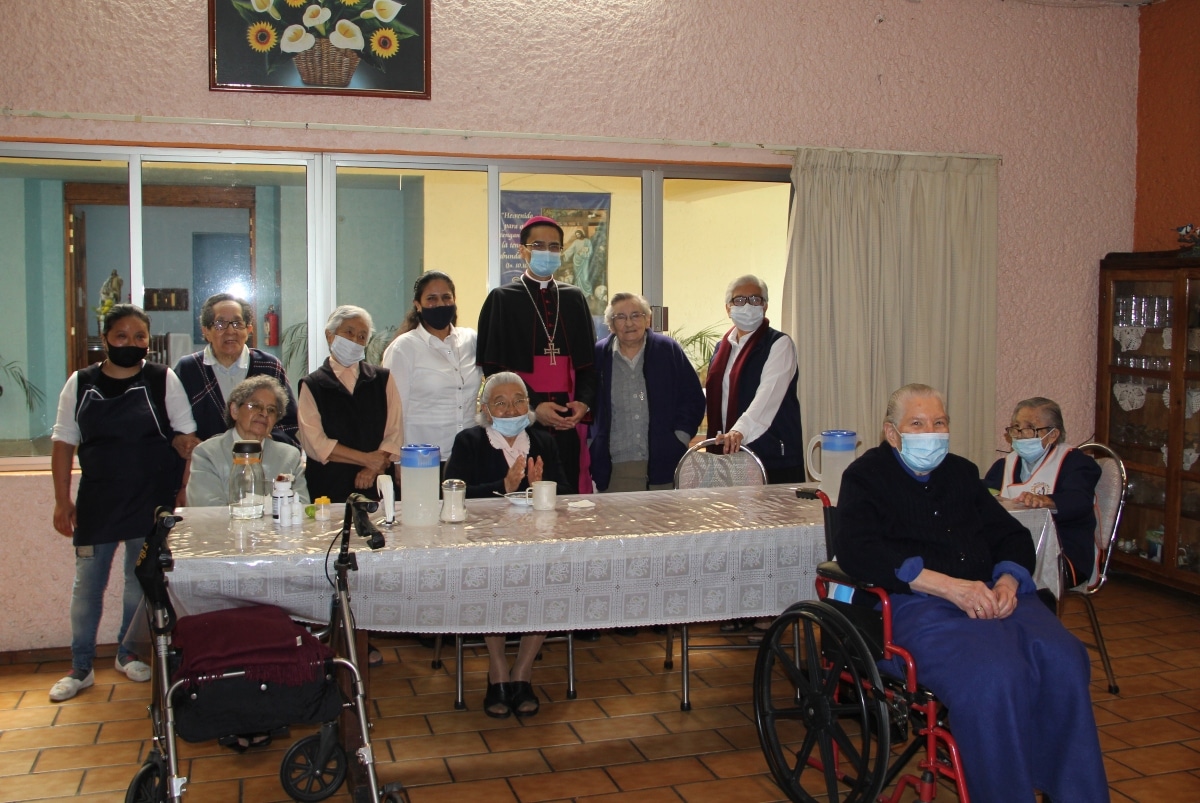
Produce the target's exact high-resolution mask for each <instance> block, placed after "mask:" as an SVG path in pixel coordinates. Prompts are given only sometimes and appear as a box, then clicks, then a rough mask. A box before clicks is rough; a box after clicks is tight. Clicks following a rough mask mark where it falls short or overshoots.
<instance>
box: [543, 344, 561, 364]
mask: <svg viewBox="0 0 1200 803" xmlns="http://www.w3.org/2000/svg"><path fill="white" fill-rule="evenodd" d="M542 354H545V355H547V356H548V357H550V364H551V365H557V363H556V362H555V361H554V355H556V354H562V351H560V350H559V349H558V348H557V347H555V345H554V341H553V340H551V341H550V345H549V346H548V347H547V348H546V349H544V350H543V351H542Z"/></svg>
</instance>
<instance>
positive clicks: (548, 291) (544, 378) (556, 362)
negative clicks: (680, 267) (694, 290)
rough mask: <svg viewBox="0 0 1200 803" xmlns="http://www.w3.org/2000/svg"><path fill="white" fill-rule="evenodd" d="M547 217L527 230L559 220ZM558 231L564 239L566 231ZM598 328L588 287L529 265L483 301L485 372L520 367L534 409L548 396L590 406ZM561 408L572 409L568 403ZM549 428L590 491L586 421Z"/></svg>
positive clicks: (572, 478)
mask: <svg viewBox="0 0 1200 803" xmlns="http://www.w3.org/2000/svg"><path fill="white" fill-rule="evenodd" d="M548 220H549V219H548V218H540V219H539V218H534V219H532V220H531V221H530V222H529V223H527V224H526V225H525V227H524V228H523V232H524V231H525V230H529V229H533V228H535V227H538V226H550V225H553V226H554V227H555V228H557V224H554V223H553V222H552V221H551V222H550V223H541V221H548ZM543 230H544V229H543ZM559 237H560V245H561V233H560V235H559ZM526 250H527V249H524V248H523V249H522V251H523V252H525V251H526ZM524 255H525V254H524V253H523V256H524ZM526 258H528V257H526ZM539 318H540V320H539ZM595 332H596V330H595V327H594V325H593V323H592V314H591V310H590V309H588V304H587V299H586V297H585V296H584V294H583V292H582V291H580V290H579V289H578V288H576V287H572V286H571V285H569V284H562V283H560V282H556V281H554V279H553V278H547V279H541V280H539V279H538V278H537V277H536V276H533V275H531V274H530V272H529V271H526V272H525V273H524V274H523V275H522V276H521V277H520V278H519V279H518V280H517V281H515V282H513V283H512V284H509V285H506V286H504V287H497V288H495V289H494V290H492V291H491V292H490V293H488V297H487V299H486V300H485V301H484V302H483V309H482V310H480V313H479V339H478V343H477V348H476V362H477V363H478V364H479V367H480V368H482V369H483V374H484V376H491V375H492V374H495V373H498V372H500V371H513V372H514V373H517V374H519V375H520V376H521V378H522V379H524V380H525V385H526V387H527V388H528V389H529V409H530V410H535V409H536V408H537V406H538V405H539V404H541V403H543V402H553V403H554V404H556V405H558V406H559V407H561V408H566V404H567V402H569V401H578V402H582V403H583V404H585V405H587V407H588V409H589V410H590V409H591V407H592V404H593V403H594V402H595V399H596V371H595V364H594V363H595V344H596V334H595ZM560 412H561V414H562V415H563V416H564V417H567V416H570V415H571V410H569V409H564V410H563V411H560ZM535 426H543V425H542V424H536V425H535ZM545 429H546V431H547V432H549V433H551V434H552V435H553V436H554V440H555V444H556V445H557V447H558V451H559V458H560V460H561V461H562V467H563V473H564V474H565V475H566V478H567V481H568V482H569V483H570V485H571V487H572V488H578V489H579V491H580V492H581V493H590V492H591V475H590V474H589V473H588V472H587V471H586V468H587V466H586V465H582V466H581V464H580V460H581V457H582V456H583V455H586V454H587V449H586V448H582V445H581V443H582V438H583V437H585V434H581V433H580V430H582V429H583V427H582V426H580V427H576V428H574V429H565V430H564V429H556V428H553V427H545Z"/></svg>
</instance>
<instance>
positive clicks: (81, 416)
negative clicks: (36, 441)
mask: <svg viewBox="0 0 1200 803" xmlns="http://www.w3.org/2000/svg"><path fill="white" fill-rule="evenodd" d="M103 336H104V347H105V350H106V352H107V354H108V359H106V360H105V361H104V362H102V363H97V364H96V365H92V366H89V367H87V368H84V369H83V370H81V371H77V372H75V373H74V374H72V375H71V376H70V378H69V379H67V384H66V385H65V386H64V387H63V390H62V393H61V394H60V395H59V399H58V417H57V420H56V421H55V424H54V434H53V436H52V439H53V441H54V446H53V451H52V453H51V455H52V456H51V469H52V471H53V476H54V529H56V530H58V531H59V532H60V533H62V534H63V535H66V536H71V538H72V543H73V544H74V546H75V584H74V586H73V588H72V592H71V674H69V675H67V676H66V677H64V678H62V679H61V680H59V681H58V682H57V683H55V684H54V686H53V687H52V688H51V689H50V699H51V700H53V701H55V702H59V701H62V700H69V699H70V698H72V697H74V696H75V695H76V694H77V693H78V692H79V691H80V690H81V689H85V688H87V687H88V686H91V685H93V683H94V682H95V675H94V674H93V672H92V660H93V659H94V658H95V655H96V633H97V631H98V630H99V627H100V616H101V613H102V612H103V603H104V590H105V587H106V586H107V585H108V575H109V570H110V568H111V566H112V561H113V557H114V556H115V555H116V551H117V546H118V545H119V544H120V543H121V542H124V543H125V592H124V597H123V602H124V605H123V614H122V617H121V630H120V634H119V635H118V636H117V641H118V643H120V642H122V641H124V639H125V633H126V631H128V629H129V624H130V622H131V621H132V619H133V615H134V613H135V612H136V610H137V604H138V601H139V600H140V599H141V596H142V592H141V588H140V586H139V585H138V583H137V580H136V578H135V577H134V575H133V569H134V566H135V565H136V564H137V556H138V553H139V552H140V551H141V548H142V543H143V541H145V537H146V535H147V534H149V532H150V531H151V530H152V528H153V526H154V511H155V509H156V508H157V507H158V506H159V505H165V506H167V507H171V506H173V504H174V499H175V494H176V492H177V491H178V489H179V484H180V480H181V478H182V474H183V461H184V460H185V459H186V458H187V457H188V456H190V455H191V451H192V449H193V448H194V447H195V446H196V444H197V443H199V442H200V441H199V439H198V438H197V437H196V436H195V434H194V433H195V430H196V424H195V422H194V421H193V420H192V414H191V408H190V407H189V405H188V401H187V394H186V393H185V392H184V390H183V385H182V384H180V382H179V378H178V377H176V376H175V374H174V373H173V372H172V371H171V369H169V368H167V367H166V366H165V365H160V364H157V363H147V362H145V358H146V353H147V351H148V348H149V344H150V318H149V317H148V316H147V315H146V313H145V312H143V311H142V309H141V308H140V307H137V306H135V305H133V304H118V305H116V306H114V307H113V308H112V309H111V310H110V311H109V312H108V314H107V315H105V317H104V326H103ZM76 447H78V453H79V467H80V469H81V470H82V475H81V477H80V479H79V490H78V492H77V495H76V497H75V501H74V502H72V501H71V464H72V460H73V458H74V457H75V453H76ZM116 668H117V670H118V671H119V672H122V673H123V674H125V675H126V676H128V677H129V678H130V679H132V680H137V681H145V680H149V678H150V668H149V667H148V666H147V665H146V664H145V663H144V662H142V661H139V660H137V656H136V655H133V654H132V653H130V652H129V651H128V650H127V648H126V647H125V645H124V644H120V646H119V647H118V650H117V660H116Z"/></svg>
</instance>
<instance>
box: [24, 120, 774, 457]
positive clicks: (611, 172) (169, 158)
mask: <svg viewBox="0 0 1200 803" xmlns="http://www.w3.org/2000/svg"><path fill="white" fill-rule="evenodd" d="M8 158H19V159H52V160H62V159H71V160H75V161H103V160H119V161H124V162H126V163H127V165H128V182H129V253H130V287H129V292H130V295H131V297H132V298H141V297H142V296H143V295H144V293H145V266H144V255H143V240H142V234H143V226H142V214H143V204H142V187H143V184H142V171H143V167H144V166H145V165H148V164H163V163H188V164H213V165H284V166H300V167H304V168H305V185H306V187H305V197H306V205H305V211H306V215H307V219H306V250H307V277H308V288H309V293H308V310H307V314H308V320H309V321H310V322H311V321H322V320H324V319H325V318H326V317H327V316H328V314H329V313H330V312H331V311H332V310H333V308H334V301H335V299H336V291H337V262H336V253H337V242H336V225H337V220H336V208H337V170H338V168H340V167H351V168H381V169H408V170H422V171H435V170H457V171H468V172H476V171H478V172H486V173H487V195H488V211H487V215H488V222H487V225H488V286H489V287H495V286H497V285H498V284H499V279H500V179H501V175H502V174H505V173H526V174H545V175H564V174H565V175H593V176H622V177H639V178H640V179H641V189H642V196H641V201H642V203H641V207H642V208H641V215H642V221H641V222H642V249H641V252H642V294H643V295H645V296H646V298H647V300H649V301H650V303H651V304H652V305H656V306H660V305H662V303H663V273H662V270H663V252H662V248H663V239H662V238H663V232H662V227H663V181H664V179H689V178H690V179H703V180H728V181H761V182H773V183H780V182H790V181H791V168H790V167H788V166H763V165H719V164H714V165H708V164H683V163H680V164H673V163H664V162H651V161H644V162H643V161H622V162H613V161H598V160H596V161H593V160H588V159H531V158H489V157H453V156H420V155H400V154H368V153H353V152H323V151H298V150H289V151H263V150H256V149H252V148H247V149H241V148H213V149H206V148H173V147H154V146H141V145H87V144H82V143H80V144H73V143H42V142H5V143H0V159H8ZM322 265H324V266H328V267H327V268H322V267H321V266H322ZM64 301H65V300H64ZM327 353H328V347H327V344H326V342H325V338H324V336H323V332H322V328H321V327H320V326H310V327H309V334H308V359H309V364H310V365H316V364H318V363H320V361H321V360H323V359H324V358H325V356H326V354H327ZM63 381H66V378H65V377H64V378H63ZM45 391H46V394H47V400H48V404H49V403H50V402H49V399H50V398H53V397H56V396H57V389H56V388H46V389H45ZM49 468H50V458H49V457H0V473H7V472H21V471H38V470H48V469H49Z"/></svg>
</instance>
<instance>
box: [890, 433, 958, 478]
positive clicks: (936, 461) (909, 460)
mask: <svg viewBox="0 0 1200 803" xmlns="http://www.w3.org/2000/svg"><path fill="white" fill-rule="evenodd" d="M949 451H950V433H949V432H901V433H900V459H901V460H903V461H904V465H906V466H908V467H909V468H911V469H912V470H913V471H916V472H917V473H920V474H926V473H928V472H930V471H933V470H934V469H935V468H937V467H938V466H939V465H941V463H942V460H944V459H945V458H946V454H947V453H948V452H949Z"/></svg>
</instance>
